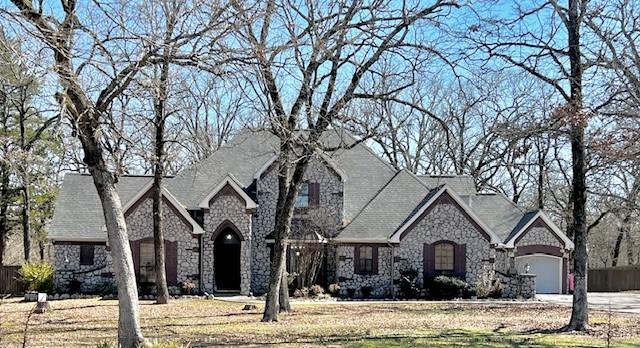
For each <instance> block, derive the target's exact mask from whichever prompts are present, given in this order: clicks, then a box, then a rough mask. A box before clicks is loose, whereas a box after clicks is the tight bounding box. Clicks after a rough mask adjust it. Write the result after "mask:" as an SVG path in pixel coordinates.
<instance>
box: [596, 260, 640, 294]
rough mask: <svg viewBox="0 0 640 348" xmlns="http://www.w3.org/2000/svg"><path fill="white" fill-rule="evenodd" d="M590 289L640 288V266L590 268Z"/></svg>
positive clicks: (620, 289)
mask: <svg viewBox="0 0 640 348" xmlns="http://www.w3.org/2000/svg"><path fill="white" fill-rule="evenodd" d="M588 281H589V291H625V290H640V266H633V267H614V268H600V269H590V270H589V276H588Z"/></svg>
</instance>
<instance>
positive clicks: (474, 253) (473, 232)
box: [394, 203, 495, 291]
mask: <svg viewBox="0 0 640 348" xmlns="http://www.w3.org/2000/svg"><path fill="white" fill-rule="evenodd" d="M440 240H449V241H452V242H454V243H456V244H466V245H467V246H466V259H467V260H466V281H467V282H468V283H469V284H475V282H476V279H477V276H478V275H479V274H480V272H482V270H483V269H484V268H485V267H489V268H491V267H493V265H492V262H491V261H490V260H491V258H492V257H495V251H494V250H493V249H492V248H491V247H490V243H489V241H487V240H486V239H485V238H484V236H483V235H482V234H481V233H480V232H479V231H478V230H477V229H476V227H475V226H474V225H473V223H472V222H471V221H470V220H469V219H468V218H467V217H466V216H465V215H464V214H463V213H462V212H461V211H460V210H459V208H458V206H457V205H454V204H450V203H436V205H435V206H434V207H433V209H432V210H431V211H430V212H429V213H428V214H427V215H426V216H424V217H423V218H422V220H421V221H420V222H418V223H417V224H416V225H415V227H414V228H413V229H412V230H411V231H409V232H408V233H407V235H405V237H404V239H402V240H401V241H400V244H399V245H398V246H397V247H396V248H395V259H394V262H395V266H394V279H398V280H399V279H400V272H401V271H407V270H416V271H417V272H418V284H420V285H421V286H422V284H424V279H423V277H424V275H423V253H424V244H425V243H428V244H432V243H435V242H437V241H440ZM396 291H399V289H398V288H396Z"/></svg>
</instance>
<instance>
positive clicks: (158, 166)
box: [153, 61, 169, 304]
mask: <svg viewBox="0 0 640 348" xmlns="http://www.w3.org/2000/svg"><path fill="white" fill-rule="evenodd" d="M168 76H169V63H168V62H167V61H165V62H164V63H163V64H162V66H161V71H160V80H159V86H158V91H157V93H156V100H155V107H154V109H155V110H154V111H155V122H154V124H155V128H156V129H155V130H156V139H155V168H154V172H153V186H154V191H153V244H154V254H155V261H156V262H155V273H156V303H158V304H166V303H168V302H169V289H168V287H167V273H166V271H165V270H166V268H165V261H166V260H165V250H164V230H163V226H162V177H163V176H164V155H165V154H164V128H165V121H166V118H165V103H166V100H167V79H168Z"/></svg>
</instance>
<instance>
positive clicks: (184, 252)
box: [125, 197, 199, 293]
mask: <svg viewBox="0 0 640 348" xmlns="http://www.w3.org/2000/svg"><path fill="white" fill-rule="evenodd" d="M162 218H163V220H162V227H163V229H164V239H165V240H168V241H172V242H178V246H177V248H178V255H177V262H178V265H177V271H178V273H177V282H178V283H180V282H183V281H185V280H190V281H193V282H194V283H196V284H198V281H199V280H198V279H197V278H198V277H199V275H198V238H194V236H193V234H192V233H191V232H192V226H191V225H190V224H187V222H185V221H184V220H183V219H182V218H181V217H180V216H178V215H177V214H176V213H175V212H174V210H173V209H172V208H171V207H170V206H169V205H168V204H167V202H163V204H162ZM125 220H126V221H127V231H128V233H129V240H132V241H133V240H140V239H147V238H151V239H152V238H153V199H152V198H151V197H149V198H146V199H144V201H143V202H142V203H140V204H139V205H138V206H137V207H136V208H135V210H134V211H133V212H131V213H129V215H128V216H126V218H125ZM169 291H170V292H172V293H177V292H179V289H178V288H177V286H170V287H169Z"/></svg>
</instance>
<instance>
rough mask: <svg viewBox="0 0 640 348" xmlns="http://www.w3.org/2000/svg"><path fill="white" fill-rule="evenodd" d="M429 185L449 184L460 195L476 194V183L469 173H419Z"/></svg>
mask: <svg viewBox="0 0 640 348" xmlns="http://www.w3.org/2000/svg"><path fill="white" fill-rule="evenodd" d="M418 177H419V178H420V180H422V181H423V182H424V183H425V184H427V186H429V187H436V186H440V185H443V184H447V186H449V188H450V189H452V190H453V191H454V192H455V193H457V194H459V195H475V194H476V193H477V191H476V183H475V182H474V181H473V178H472V177H471V176H468V175H418Z"/></svg>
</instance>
